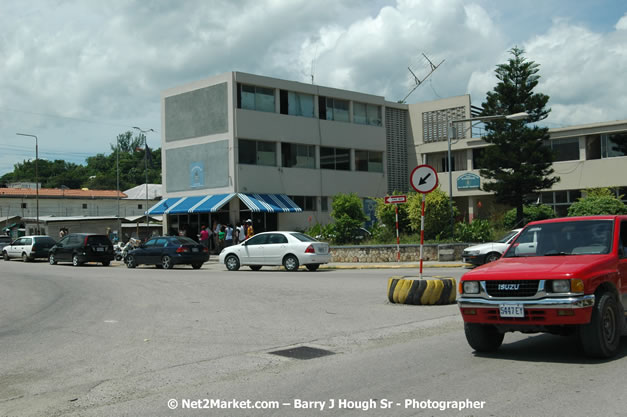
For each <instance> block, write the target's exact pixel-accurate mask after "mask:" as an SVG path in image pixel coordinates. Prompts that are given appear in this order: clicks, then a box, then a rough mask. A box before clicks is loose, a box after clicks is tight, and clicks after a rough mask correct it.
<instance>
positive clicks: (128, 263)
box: [126, 255, 137, 269]
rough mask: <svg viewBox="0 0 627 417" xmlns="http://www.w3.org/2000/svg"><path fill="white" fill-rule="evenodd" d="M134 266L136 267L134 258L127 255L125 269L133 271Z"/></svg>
mask: <svg viewBox="0 0 627 417" xmlns="http://www.w3.org/2000/svg"><path fill="white" fill-rule="evenodd" d="M136 266H137V263H136V262H135V257H134V256H133V255H128V256H127V257H126V267H127V268H131V269H133V268H135V267H136Z"/></svg>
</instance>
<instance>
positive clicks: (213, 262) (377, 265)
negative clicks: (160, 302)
mask: <svg viewBox="0 0 627 417" xmlns="http://www.w3.org/2000/svg"><path fill="white" fill-rule="evenodd" d="M207 267H208V268H210V269H220V268H224V269H225V270H226V267H225V266H224V265H221V264H219V263H218V256H217V255H215V256H214V255H212V256H211V259H210V260H209V262H205V264H204V266H203V268H207ZM465 267H468V268H470V264H466V263H464V262H461V261H451V262H439V261H424V262H423V263H422V268H423V269H426V268H465ZM273 268H275V269H280V268H281V267H278V266H266V267H264V269H273ZM419 268H420V262H419V261H417V262H331V263H328V264H324V265H320V269H419Z"/></svg>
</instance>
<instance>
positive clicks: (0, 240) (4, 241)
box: [0, 236, 13, 249]
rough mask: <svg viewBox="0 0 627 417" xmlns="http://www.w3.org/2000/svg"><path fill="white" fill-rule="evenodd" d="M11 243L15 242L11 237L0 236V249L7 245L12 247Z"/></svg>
mask: <svg viewBox="0 0 627 417" xmlns="http://www.w3.org/2000/svg"><path fill="white" fill-rule="evenodd" d="M11 241H13V239H11V236H0V249H2V248H4V247H5V246H6V245H10V244H11Z"/></svg>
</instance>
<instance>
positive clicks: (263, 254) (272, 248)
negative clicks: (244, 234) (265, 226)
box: [220, 232, 331, 271]
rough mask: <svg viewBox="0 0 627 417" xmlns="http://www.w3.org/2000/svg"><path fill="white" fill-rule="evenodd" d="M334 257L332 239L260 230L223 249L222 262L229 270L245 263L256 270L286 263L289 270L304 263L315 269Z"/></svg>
mask: <svg viewBox="0 0 627 417" xmlns="http://www.w3.org/2000/svg"><path fill="white" fill-rule="evenodd" d="M330 261H331V254H330V253H329V244H328V243H324V242H319V241H317V240H316V239H314V238H312V237H311V236H307V235H306V234H304V233H299V232H265V233H259V234H257V235H255V236H253V237H251V238H249V239H248V240H246V241H244V242H242V243H240V244H239V245H234V246H229V247H228V248H225V249H223V250H222V252H220V263H224V264H225V265H226V268H227V269H228V270H229V271H237V270H238V269H239V268H240V266H242V265H248V266H250V269H252V270H253V271H258V270H260V269H261V267H262V266H270V265H273V266H279V265H283V266H284V267H285V269H286V270H288V271H296V270H298V268H299V267H300V266H301V265H304V266H305V267H307V269H308V270H310V271H315V270H316V269H318V267H319V266H320V265H321V264H326V263H329V262H330Z"/></svg>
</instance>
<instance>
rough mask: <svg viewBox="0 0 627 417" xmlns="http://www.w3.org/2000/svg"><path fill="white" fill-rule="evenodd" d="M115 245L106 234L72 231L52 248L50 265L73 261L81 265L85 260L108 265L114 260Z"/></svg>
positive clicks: (75, 264)
mask: <svg viewBox="0 0 627 417" xmlns="http://www.w3.org/2000/svg"><path fill="white" fill-rule="evenodd" d="M113 256H114V254H113V245H112V244H111V241H110V240H109V238H108V237H107V236H106V235H96V234H92V233H70V234H69V235H67V236H65V237H63V239H61V240H60V241H59V242H57V244H56V245H54V246H53V247H52V248H50V257H49V258H48V260H49V262H50V265H56V263H57V262H72V265H74V266H79V265H82V264H84V263H85V262H101V263H102V264H103V265H104V266H108V265H109V264H110V263H111V261H112V260H113Z"/></svg>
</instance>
